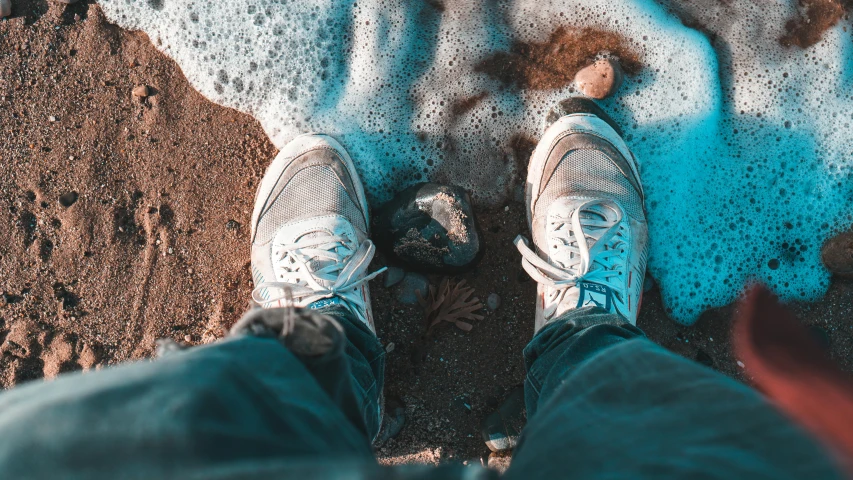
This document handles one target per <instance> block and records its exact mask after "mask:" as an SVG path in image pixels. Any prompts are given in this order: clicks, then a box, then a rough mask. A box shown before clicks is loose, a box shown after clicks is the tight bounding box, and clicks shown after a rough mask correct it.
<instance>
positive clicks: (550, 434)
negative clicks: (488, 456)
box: [506, 308, 840, 479]
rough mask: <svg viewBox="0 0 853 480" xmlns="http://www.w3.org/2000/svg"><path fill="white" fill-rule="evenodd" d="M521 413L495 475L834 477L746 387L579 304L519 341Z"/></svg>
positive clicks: (816, 451) (795, 431) (821, 455)
mask: <svg viewBox="0 0 853 480" xmlns="http://www.w3.org/2000/svg"><path fill="white" fill-rule="evenodd" d="M524 353H525V361H526V363H527V368H528V377H527V382H526V384H525V395H526V403H527V409H528V410H527V411H528V418H529V421H528V424H527V427H526V428H525V430H524V432H523V433H522V437H521V441H520V443H519V445H518V447H517V448H516V450H515V454H514V455H513V460H512V464H511V466H510V469H509V470H508V471H507V475H506V477H507V478H510V479H512V478H661V477H668V478H774V479H775V478H840V475H839V474H838V472H837V470H836V468H835V466H834V465H833V464H832V461H831V460H830V459H829V457H828V456H827V454H826V452H825V451H824V450H823V449H822V448H821V447H820V446H818V445H817V444H816V443H815V442H814V441H813V440H812V439H811V438H809V437H808V436H807V435H806V434H805V433H804V432H803V431H802V430H801V429H800V428H799V427H797V426H796V425H794V424H792V423H791V421H790V420H788V419H787V418H785V417H784V416H782V415H781V414H780V413H779V412H778V411H777V410H776V409H775V408H773V407H772V406H771V405H770V404H769V403H768V402H767V401H766V400H765V399H764V398H763V397H762V396H761V395H760V394H759V393H758V392H756V391H754V390H752V389H750V388H748V387H747V386H745V385H743V384H740V383H738V382H736V381H734V380H732V379H730V378H728V377H725V376H723V375H721V374H719V373H717V372H714V371H713V370H711V369H708V368H705V367H703V366H700V365H699V364H697V363H695V362H691V361H689V360H687V359H685V358H683V357H680V356H678V355H675V354H673V353H671V352H668V351H666V350H664V349H663V348H661V347H659V346H657V345H655V344H654V343H652V342H650V341H649V340H647V339H646V338H645V336H644V335H643V333H642V332H641V331H640V330H639V329H638V328H637V327H635V326H633V325H631V324H630V323H628V322H626V321H625V320H624V319H623V318H622V317H620V316H618V315H615V314H608V313H606V312H604V311H603V310H601V309H590V308H586V309H579V310H575V311H573V312H570V313H568V314H566V315H565V316H564V317H563V318H562V319H558V320H556V321H554V322H551V323H550V324H548V325H547V326H545V327H544V328H543V329H542V330H541V331H539V332H538V334H537V335H536V336H535V337H534V338H533V340H532V341H531V342H530V344H529V345H528V346H527V348H526V349H525V352H524Z"/></svg>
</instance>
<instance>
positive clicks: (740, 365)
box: [737, 360, 746, 368]
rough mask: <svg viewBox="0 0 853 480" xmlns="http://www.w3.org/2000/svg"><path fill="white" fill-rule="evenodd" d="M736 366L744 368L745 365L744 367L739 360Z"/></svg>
mask: <svg viewBox="0 0 853 480" xmlns="http://www.w3.org/2000/svg"><path fill="white" fill-rule="evenodd" d="M737 366H738V367H740V368H746V365H744V364H743V362H741V361H740V360H738V361H737Z"/></svg>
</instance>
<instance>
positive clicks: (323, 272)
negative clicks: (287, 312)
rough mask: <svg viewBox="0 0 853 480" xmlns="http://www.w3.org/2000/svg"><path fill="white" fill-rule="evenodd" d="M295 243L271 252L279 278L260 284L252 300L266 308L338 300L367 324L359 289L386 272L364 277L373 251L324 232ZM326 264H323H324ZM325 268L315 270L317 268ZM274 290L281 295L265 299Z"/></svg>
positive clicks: (366, 245) (367, 242)
mask: <svg viewBox="0 0 853 480" xmlns="http://www.w3.org/2000/svg"><path fill="white" fill-rule="evenodd" d="M309 233H313V234H315V236H313V237H312V236H310V235H306V236H303V237H302V239H300V240H298V241H297V242H296V243H292V244H286V245H279V246H276V248H275V249H274V250H273V255H275V256H276V257H277V258H275V259H274V261H275V262H277V263H278V265H277V267H278V268H277V270H279V276H278V278H277V279H276V281H274V282H262V283H260V284H258V286H257V287H255V289H254V290H252V299H253V300H254V301H255V302H257V303H258V304H260V305H262V306H264V307H268V306H273V305H274V304H276V303H278V306H281V307H289V306H300V307H304V306H307V305H310V304H311V303H313V302H316V301H317V300H323V299H326V298H332V297H338V298H339V299H341V300H342V302H343V303H344V304H345V305H346V306H347V307H348V308H349V309H350V310H351V311H352V312H353V313H355V314H356V315H357V316H358V317H359V319H360V320H361V321H363V322H365V323H367V322H368V320H367V314H366V305H365V299H364V298H363V297H362V295H361V292H359V290H358V289H359V287H360V286H362V285H363V284H365V283H367V282H369V281H370V280H373V279H374V278H376V276H378V275H379V274H381V273H382V272H384V271H385V270H387V267H383V268H381V269H379V270H378V271H376V272H373V273H371V274H370V275H366V276H363V277H362V275H364V274H365V272H366V271H367V267H368V266H369V265H370V261H371V260H372V259H373V255H374V253H375V252H376V247H375V246H374V245H373V242H371V241H370V240H365V241H364V242H362V243H361V245H358V246H357V247H356V244H355V243H354V242H351V241H350V240H349V239H348V238H346V237H343V236H339V235H332V234H331V233H330V232H328V231H326V230H317V231H315V232H309ZM324 260H325V262H324ZM318 264H319V265H324V266H322V267H320V268H317V269H316V270H314V269H313V267H314V266H316V265H318ZM271 289H275V290H279V291H280V292H281V294H280V295H278V296H274V297H269V298H264V297H265V296H266V295H265V293H264V291H266V292H269V290H271Z"/></svg>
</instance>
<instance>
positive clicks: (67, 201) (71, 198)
mask: <svg viewBox="0 0 853 480" xmlns="http://www.w3.org/2000/svg"><path fill="white" fill-rule="evenodd" d="M76 201H77V192H65V193H63V194H62V195H60V196H59V204H60V205H62V206H63V207H65V208H68V207H70V206H71V205H74V202H76Z"/></svg>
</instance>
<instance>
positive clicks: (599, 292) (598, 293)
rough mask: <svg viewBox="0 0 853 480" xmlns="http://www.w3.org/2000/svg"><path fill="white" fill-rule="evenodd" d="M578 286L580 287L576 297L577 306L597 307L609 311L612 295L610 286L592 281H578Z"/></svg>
mask: <svg viewBox="0 0 853 480" xmlns="http://www.w3.org/2000/svg"><path fill="white" fill-rule="evenodd" d="M578 287H580V291H581V293H580V296H579V297H578V305H577V308H582V307H598V308H603V309H605V310H607V311H608V312H609V311H610V306H611V304H612V301H611V298H612V296H613V293H612V292H611V291H610V288H608V287H605V286H604V285H601V284H598V283H592V282H580V283H579V284H578Z"/></svg>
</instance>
